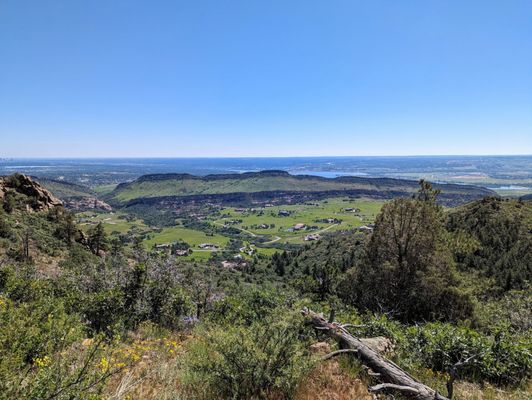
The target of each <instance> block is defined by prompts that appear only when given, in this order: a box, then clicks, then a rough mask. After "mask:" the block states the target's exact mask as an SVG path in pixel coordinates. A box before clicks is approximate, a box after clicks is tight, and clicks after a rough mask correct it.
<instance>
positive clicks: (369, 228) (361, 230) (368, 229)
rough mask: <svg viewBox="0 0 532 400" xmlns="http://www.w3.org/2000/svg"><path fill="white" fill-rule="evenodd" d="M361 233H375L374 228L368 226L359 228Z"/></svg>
mask: <svg viewBox="0 0 532 400" xmlns="http://www.w3.org/2000/svg"><path fill="white" fill-rule="evenodd" d="M358 231H359V232H373V228H372V227H371V226H368V225H362V226H360V227H359V228H358Z"/></svg>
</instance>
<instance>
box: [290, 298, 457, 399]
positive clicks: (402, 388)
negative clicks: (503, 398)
mask: <svg viewBox="0 0 532 400" xmlns="http://www.w3.org/2000/svg"><path fill="white" fill-rule="evenodd" d="M301 312H302V314H303V315H304V316H305V317H307V318H308V319H309V321H310V323H311V324H312V326H313V327H314V328H315V329H318V330H320V331H322V332H324V333H326V334H327V335H329V336H330V337H331V338H333V339H335V340H336V342H338V345H339V347H340V349H350V350H355V351H356V357H358V358H359V359H360V361H361V362H362V363H363V364H364V365H365V366H367V367H368V368H370V369H371V370H372V371H373V372H375V373H377V374H379V377H378V378H379V380H380V381H381V382H382V383H381V384H379V385H375V386H372V387H371V388H370V391H372V392H378V391H397V392H400V393H402V394H404V395H406V396H409V397H411V398H413V399H416V400H449V399H448V398H447V397H445V396H442V395H441V394H439V393H438V392H437V391H435V390H434V389H432V388H430V387H428V386H426V385H424V384H423V383H421V382H419V381H418V380H416V379H415V378H414V377H412V376H411V375H410V374H408V373H407V372H406V371H404V370H403V369H401V368H400V367H399V366H398V365H397V364H395V363H394V362H392V361H390V360H388V359H387V358H385V357H384V356H382V355H381V354H379V353H378V352H376V351H375V350H373V349H372V348H371V347H369V346H368V345H366V344H364V343H363V342H362V341H361V340H360V339H359V338H356V337H354V336H353V335H351V334H350V333H349V332H348V331H347V330H346V329H345V328H344V327H343V326H342V325H340V324H338V323H335V322H329V321H327V319H326V318H324V317H323V315H321V314H316V313H315V312H313V311H310V310H308V309H306V308H305V309H303V310H302V311H301ZM350 353H351V352H350ZM353 353H355V352H353ZM331 354H332V353H331Z"/></svg>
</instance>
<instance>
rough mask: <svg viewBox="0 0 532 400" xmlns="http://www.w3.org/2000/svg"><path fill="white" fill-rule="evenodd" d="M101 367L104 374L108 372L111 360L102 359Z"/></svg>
mask: <svg viewBox="0 0 532 400" xmlns="http://www.w3.org/2000/svg"><path fill="white" fill-rule="evenodd" d="M99 367H100V370H101V371H102V372H107V371H108V370H109V360H108V359H107V358H105V357H102V359H101V360H100V365H99Z"/></svg>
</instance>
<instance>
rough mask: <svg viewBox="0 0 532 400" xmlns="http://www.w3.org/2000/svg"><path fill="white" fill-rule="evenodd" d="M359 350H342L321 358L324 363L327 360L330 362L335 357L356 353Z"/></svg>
mask: <svg viewBox="0 0 532 400" xmlns="http://www.w3.org/2000/svg"><path fill="white" fill-rule="evenodd" d="M357 351H358V350H354V349H341V350H336V351H333V352H332V353H329V354H327V355H325V356H323V357H322V358H321V360H322V361H325V360H328V359H330V358H333V357H336V356H338V355H340V354H345V353H356V352H357Z"/></svg>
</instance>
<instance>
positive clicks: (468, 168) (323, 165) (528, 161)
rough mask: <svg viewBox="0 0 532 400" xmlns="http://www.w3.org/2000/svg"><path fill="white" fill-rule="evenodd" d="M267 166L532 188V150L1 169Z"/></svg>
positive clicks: (13, 164) (120, 176)
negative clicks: (519, 153) (518, 153)
mask: <svg viewBox="0 0 532 400" xmlns="http://www.w3.org/2000/svg"><path fill="white" fill-rule="evenodd" d="M262 170H283V171H287V172H289V173H291V174H296V175H316V176H321V177H325V178H335V177H339V176H366V177H390V178H401V179H419V178H426V179H429V180H431V181H433V182H436V181H438V182H453V183H464V184H470V183H471V182H472V181H474V182H475V184H478V185H483V186H498V187H497V188H496V189H497V190H529V189H530V190H532V156H412V157H279V158H275V157H260V158H253V157H248V158H78V159H76V158H72V159H68V158H57V159H54V158H18V159H10V158H0V175H9V174H12V173H14V172H21V173H25V174H28V175H32V176H36V177H45V178H51V179H59V180H65V181H69V182H74V183H81V184H85V185H89V186H96V185H101V184H116V183H119V182H125V181H131V180H134V179H136V178H138V177H139V176H141V175H146V174H160V173H189V174H193V175H208V174H227V173H242V172H249V171H251V172H256V171H262ZM471 177H474V178H475V179H471ZM494 181H496V182H497V184H496V185H494V183H493V182H494ZM483 182H485V184H483ZM499 185H500V186H499ZM522 188H524V189H522Z"/></svg>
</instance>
